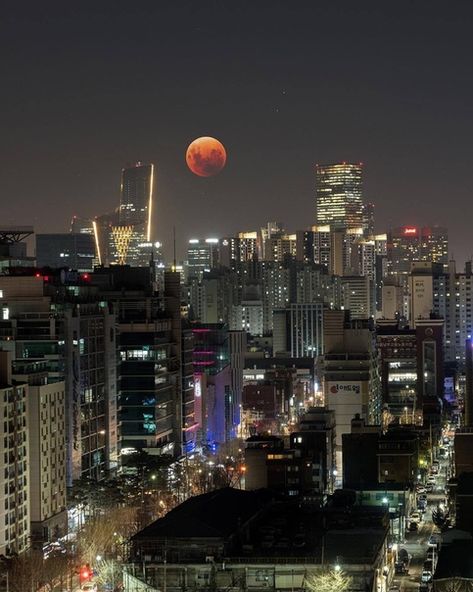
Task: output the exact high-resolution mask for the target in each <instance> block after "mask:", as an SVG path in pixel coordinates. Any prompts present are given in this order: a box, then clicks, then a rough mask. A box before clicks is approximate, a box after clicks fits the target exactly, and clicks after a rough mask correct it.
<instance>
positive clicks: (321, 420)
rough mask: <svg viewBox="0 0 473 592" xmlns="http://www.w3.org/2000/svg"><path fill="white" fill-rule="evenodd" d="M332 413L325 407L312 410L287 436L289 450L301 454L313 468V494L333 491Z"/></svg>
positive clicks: (334, 464)
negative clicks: (297, 451) (300, 452)
mask: <svg viewBox="0 0 473 592" xmlns="http://www.w3.org/2000/svg"><path fill="white" fill-rule="evenodd" d="M335 431H336V426H335V414H334V412H333V411H330V410H328V409H326V408H325V407H311V408H309V409H308V411H307V412H306V413H305V414H304V415H303V416H302V417H301V418H300V420H299V426H298V430H296V431H295V432H292V434H291V436H290V443H291V448H293V449H296V450H300V451H302V452H303V455H304V457H305V458H306V459H307V458H309V459H310V463H311V468H312V493H318V494H324V493H333V491H334V488H335V476H336V462H335V450H336V448H335Z"/></svg>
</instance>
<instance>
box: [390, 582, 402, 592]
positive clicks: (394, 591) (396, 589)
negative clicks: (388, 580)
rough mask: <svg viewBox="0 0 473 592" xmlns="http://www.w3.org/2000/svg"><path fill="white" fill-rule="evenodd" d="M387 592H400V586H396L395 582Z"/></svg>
mask: <svg viewBox="0 0 473 592" xmlns="http://www.w3.org/2000/svg"><path fill="white" fill-rule="evenodd" d="M388 592H401V585H400V584H398V583H397V582H393V583H392V584H391V585H390V586H389V588H388Z"/></svg>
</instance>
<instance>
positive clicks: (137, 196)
mask: <svg viewBox="0 0 473 592" xmlns="http://www.w3.org/2000/svg"><path fill="white" fill-rule="evenodd" d="M153 185H154V165H153V164H142V163H141V162H137V163H136V165H135V166H133V167H130V168H126V169H123V170H122V178H121V190H120V209H119V228H120V233H118V234H120V236H122V235H123V236H126V241H127V248H126V257H125V260H124V261H121V262H122V263H123V262H125V263H127V264H129V265H132V266H142V265H148V263H149V260H150V257H151V252H152V242H151V241H152V238H153V237H152V212H153V190H154V187H153Z"/></svg>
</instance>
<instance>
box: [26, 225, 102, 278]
mask: <svg viewBox="0 0 473 592" xmlns="http://www.w3.org/2000/svg"><path fill="white" fill-rule="evenodd" d="M95 262H96V252H95V240H94V235H93V234H90V233H84V232H82V233H72V232H70V233H63V234H37V235H36V263H37V265H38V267H51V268H52V269H57V268H60V267H66V268H68V269H74V270H76V271H79V272H90V271H93V269H94V264H95Z"/></svg>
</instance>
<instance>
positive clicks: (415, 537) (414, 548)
mask: <svg viewBox="0 0 473 592" xmlns="http://www.w3.org/2000/svg"><path fill="white" fill-rule="evenodd" d="M445 463H446V461H441V464H440V470H439V475H438V477H437V481H436V484H435V487H434V491H433V492H432V493H429V494H427V504H428V505H427V510H426V512H425V514H424V519H423V520H422V522H421V523H420V526H419V530H418V531H417V532H408V533H406V541H405V543H404V544H402V545H401V547H403V548H405V549H406V550H407V552H408V553H409V555H411V556H412V559H411V563H410V565H409V573H408V574H407V575H405V576H396V577H395V578H394V581H393V582H392V583H391V586H395V585H398V586H399V588H400V590H401V592H409V591H413V590H416V591H418V590H419V583H420V576H421V573H422V571H423V566H424V561H425V560H426V558H427V550H428V544H427V543H428V540H429V537H430V535H431V534H432V533H438V532H439V530H438V529H437V528H436V526H435V525H434V524H433V522H432V510H434V509H435V508H436V507H437V505H438V504H439V503H442V502H444V501H445V493H444V490H445V483H446V478H445V474H446V470H445V469H446V464H445Z"/></svg>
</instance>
